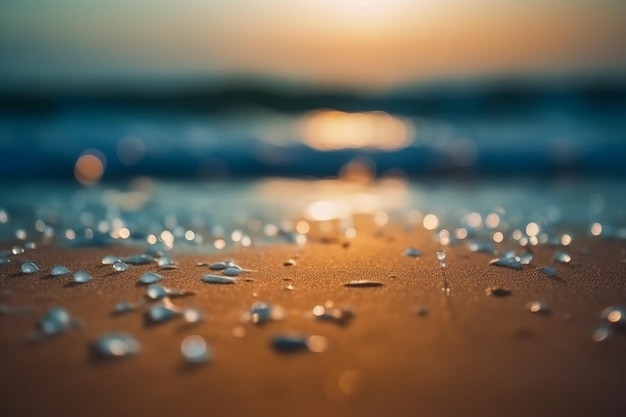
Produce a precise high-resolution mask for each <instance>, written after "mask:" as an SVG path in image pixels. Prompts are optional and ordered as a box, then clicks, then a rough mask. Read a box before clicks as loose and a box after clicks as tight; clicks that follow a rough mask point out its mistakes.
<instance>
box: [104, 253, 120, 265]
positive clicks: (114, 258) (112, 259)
mask: <svg viewBox="0 0 626 417" xmlns="http://www.w3.org/2000/svg"><path fill="white" fill-rule="evenodd" d="M119 261H121V258H120V257H119V256H115V255H106V256H105V257H104V258H102V265H113V264H114V263H115V262H119Z"/></svg>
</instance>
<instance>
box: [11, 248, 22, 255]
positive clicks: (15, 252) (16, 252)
mask: <svg viewBox="0 0 626 417" xmlns="http://www.w3.org/2000/svg"><path fill="white" fill-rule="evenodd" d="M11 253H12V254H13V255H21V254H23V253H24V248H23V247H21V246H13V248H12V249H11Z"/></svg>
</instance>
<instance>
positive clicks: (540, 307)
mask: <svg viewBox="0 0 626 417" xmlns="http://www.w3.org/2000/svg"><path fill="white" fill-rule="evenodd" d="M526 308H527V309H528V311H530V312H531V313H540V314H550V306H549V305H548V304H547V303H546V302H545V301H529V302H528V303H527V304H526Z"/></svg>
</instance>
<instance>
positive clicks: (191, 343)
mask: <svg viewBox="0 0 626 417" xmlns="http://www.w3.org/2000/svg"><path fill="white" fill-rule="evenodd" d="M180 351H181V353H182V354H183V358H185V360H186V361H187V362H189V363H192V364H200V363H206V362H208V361H209V360H210V359H211V356H212V355H211V350H210V349H209V347H208V346H207V343H206V341H205V340H204V338H202V337H201V336H198V335H191V336H187V337H185V338H184V339H183V341H182V342H181V344H180Z"/></svg>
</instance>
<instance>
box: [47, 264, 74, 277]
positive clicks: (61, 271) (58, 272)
mask: <svg viewBox="0 0 626 417" xmlns="http://www.w3.org/2000/svg"><path fill="white" fill-rule="evenodd" d="M69 273H70V270H69V269H67V268H66V267H64V266H63V265H57V266H55V267H53V268H52V270H50V275H51V276H53V277H60V276H63V275H67V274H69Z"/></svg>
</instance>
